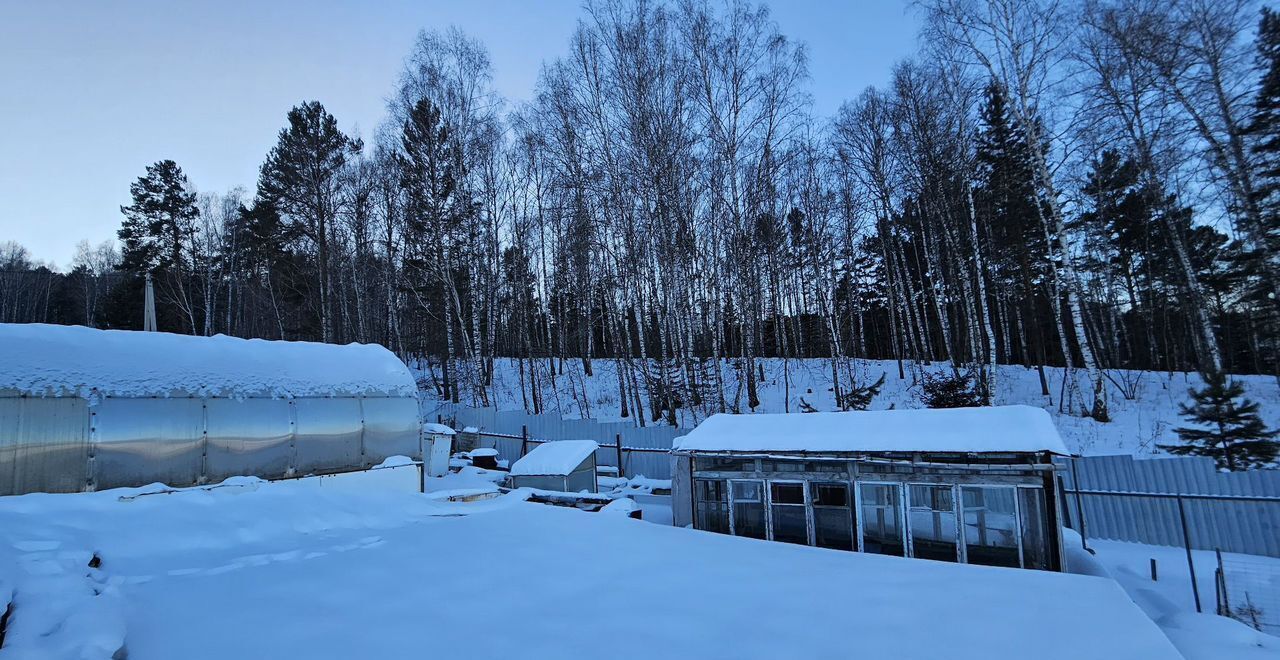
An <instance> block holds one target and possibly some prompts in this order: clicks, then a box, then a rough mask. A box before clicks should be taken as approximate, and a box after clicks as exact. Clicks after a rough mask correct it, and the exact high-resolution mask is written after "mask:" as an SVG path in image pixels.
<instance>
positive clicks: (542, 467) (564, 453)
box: [511, 440, 600, 493]
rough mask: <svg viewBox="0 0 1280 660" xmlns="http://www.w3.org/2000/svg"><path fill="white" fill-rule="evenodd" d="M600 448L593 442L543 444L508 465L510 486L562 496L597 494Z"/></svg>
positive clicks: (556, 441) (575, 441) (564, 441)
mask: <svg viewBox="0 0 1280 660" xmlns="http://www.w3.org/2000/svg"><path fill="white" fill-rule="evenodd" d="M599 448H600V445H598V444H596V442H595V441H594V440H554V441H551V442H544V443H542V444H540V445H538V446H537V447H534V448H533V450H532V451H530V452H529V453H528V454H525V455H524V456H523V457H522V458H521V459H520V460H518V461H516V462H515V464H514V465H512V466H511V486H512V487H513V488H537V489H539V490H554V491H561V492H565V493H579V492H582V491H586V492H588V493H594V492H597V490H598V484H597V482H596V450H597V449H599Z"/></svg>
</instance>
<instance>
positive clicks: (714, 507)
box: [694, 502, 729, 534]
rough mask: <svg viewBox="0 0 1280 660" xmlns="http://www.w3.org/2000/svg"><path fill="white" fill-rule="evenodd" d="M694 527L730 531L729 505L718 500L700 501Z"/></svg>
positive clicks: (714, 530) (722, 532) (712, 530)
mask: <svg viewBox="0 0 1280 660" xmlns="http://www.w3.org/2000/svg"><path fill="white" fill-rule="evenodd" d="M696 512H697V516H696V519H695V520H694V528H695V529H702V530H706V531H708V532H718V533H720V534H728V533H729V505H728V504H719V503H716V502H699V503H698V506H697V509H696Z"/></svg>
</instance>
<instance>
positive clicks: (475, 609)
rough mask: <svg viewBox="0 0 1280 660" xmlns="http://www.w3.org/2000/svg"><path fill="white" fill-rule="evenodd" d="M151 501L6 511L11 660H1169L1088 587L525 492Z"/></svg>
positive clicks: (63, 502)
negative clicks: (536, 497)
mask: <svg viewBox="0 0 1280 660" xmlns="http://www.w3.org/2000/svg"><path fill="white" fill-rule="evenodd" d="M155 490H156V489H154V488H148V489H132V490H116V491H105V492H99V493H89V494H77V495H26V496H21V497H9V498H3V499H0V589H8V588H15V589H16V598H15V606H14V611H13V615H12V617H11V621H10V633H9V639H8V641H6V645H5V650H4V655H5V657H6V658H107V657H109V656H110V654H111V653H112V652H113V651H114V650H115V648H116V647H118V646H119V644H121V643H124V644H126V645H127V649H128V657H130V658H132V659H133V660H148V659H151V658H165V659H167V658H188V659H201V658H210V659H212V658H220V659H222V658H241V657H306V658H352V657H374V658H398V657H424V656H429V657H442V658H592V657H609V658H645V659H649V658H655V657H698V658H721V657H733V658H779V657H813V658H819V657H846V656H849V655H857V656H859V657H897V658H941V657H946V658H951V659H953V660H965V659H968V658H975V659H976V658H1013V657H1036V658H1040V659H1043V660H1052V659H1055V658H1062V659H1064V660H1067V659H1069V660H1079V659H1080V658H1125V659H1127V660H1143V659H1152V660H1154V659H1157V658H1159V659H1166V658H1168V659H1173V658H1177V657H1178V656H1177V652H1176V651H1175V650H1174V648H1173V647H1172V645H1171V644H1170V643H1169V642H1168V640H1167V639H1166V638H1165V637H1164V635H1163V634H1162V633H1161V632H1160V631H1159V629H1158V628H1156V626H1155V625H1154V624H1153V623H1152V622H1151V620H1150V619H1148V618H1147V617H1146V616H1145V615H1144V614H1143V613H1142V612H1141V611H1140V610H1139V609H1138V608H1137V607H1136V606H1135V605H1134V604H1133V603H1132V602H1130V600H1129V599H1128V597H1127V596H1126V595H1125V594H1124V592H1123V591H1122V590H1121V589H1120V587H1119V586H1118V585H1116V583H1115V582H1113V581H1110V580H1106V579H1100V578H1093V577H1083V576H1075V575H1063V574H1056V573H1043V572H1036V571H1024V570H1014V569H1001V568H988V567H981V566H964V565H957V564H947V563H936V562H930V561H924V560H910V559H899V558H892V557H880V556H872V555H860V554H855V553H848V552H838V551H831V550H823V549H819V548H809V547H798V546H793V545H786V544H782V543H769V542H764V541H755V540H750V539H741V538H734V537H729V536H724V535H718V534H710V533H703V532H696V531H692V530H684V529H675V528H670V527H664V526H659V525H653V524H649V523H646V522H643V521H636V520H631V519H629V518H627V517H625V516H622V515H609V514H607V513H585V512H582V511H577V510H573V509H561V508H555V507H549V506H544V505H537V504H532V503H527V502H524V501H521V500H520V499H519V497H517V496H506V497H502V498H498V499H494V500H488V501H484V502H475V503H470V504H452V503H444V502H439V501H435V500H431V499H429V498H427V497H424V496H422V495H418V494H416V493H395V492H387V491H385V490H375V489H368V488H366V489H362V490H360V491H358V492H349V491H348V490H346V489H341V488H327V487H320V488H316V487H314V486H307V485H306V484H304V483H277V484H266V483H263V482H259V481H257V480H253V479H238V480H234V481H232V482H230V483H229V484H226V485H224V486H221V487H217V488H212V489H190V490H184V491H178V492H173V493H169V494H151V495H145V494H143V493H146V492H153V491H155ZM95 554H96V556H97V557H98V558H99V559H100V566H98V567H97V568H93V567H90V563H91V558H92V557H93V556H94V555H95ZM93 563H97V562H93ZM0 593H2V592H0Z"/></svg>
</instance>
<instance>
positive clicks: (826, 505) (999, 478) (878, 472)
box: [672, 406, 1069, 570]
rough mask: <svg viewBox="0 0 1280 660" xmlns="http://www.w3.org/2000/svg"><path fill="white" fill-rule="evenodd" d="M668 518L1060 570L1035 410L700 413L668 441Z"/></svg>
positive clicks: (1049, 480)
mask: <svg viewBox="0 0 1280 660" xmlns="http://www.w3.org/2000/svg"><path fill="white" fill-rule="evenodd" d="M672 454H673V457H674V458H673V460H674V463H675V465H674V476H675V478H674V480H673V482H674V483H673V499H672V505H673V507H674V512H673V514H674V517H675V524H677V525H681V526H684V525H690V524H691V525H692V526H693V527H695V528H697V529H702V530H706V531H712V532H720V533H725V534H733V535H736V536H748V537H753V538H759V539H767V540H772V541H783V542H788V543H799V544H804V545H814V546H819V547H824V548H832V549H839V550H855V551H861V552H870V553H877V554H887V555H897V556H901V557H919V558H925V559H934V560H940V561H953V562H964V563H971V564H987V565H994V566H1008V567H1023V568H1036V569H1044V570H1063V559H1062V556H1063V553H1062V532H1061V522H1060V521H1061V519H1062V518H1061V515H1060V498H1059V497H1058V491H1057V490H1056V488H1055V486H1056V481H1055V479H1054V464H1053V457H1054V456H1057V455H1068V454H1069V452H1068V451H1067V449H1066V447H1065V445H1063V443H1062V439H1061V438H1060V437H1059V435H1058V432H1057V429H1056V428H1055V427H1054V425H1053V420H1052V419H1050V417H1049V414H1048V413H1047V412H1045V411H1044V410H1042V409H1040V408H1035V407H1031V406H1000V407H989V408H954V409H926V410H882V411H859V412H829V413H796V414H757V415H713V416H711V417H709V418H707V420H705V421H704V422H702V424H700V425H698V427H697V428H695V429H693V430H692V431H690V432H689V434H687V435H685V436H683V437H680V438H677V439H676V441H675V443H674V447H673V449H672Z"/></svg>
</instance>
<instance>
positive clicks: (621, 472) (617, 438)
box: [613, 433, 627, 479]
mask: <svg viewBox="0 0 1280 660" xmlns="http://www.w3.org/2000/svg"><path fill="white" fill-rule="evenodd" d="M613 442H614V446H615V447H617V448H618V478H619V479H622V478H626V476H627V471H626V470H625V469H623V467H622V434H621V433H615V434H613Z"/></svg>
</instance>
